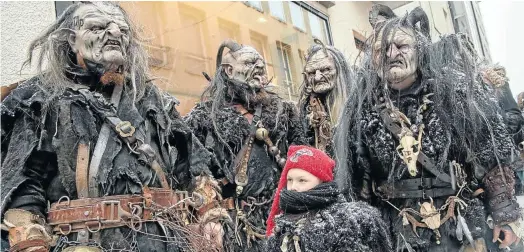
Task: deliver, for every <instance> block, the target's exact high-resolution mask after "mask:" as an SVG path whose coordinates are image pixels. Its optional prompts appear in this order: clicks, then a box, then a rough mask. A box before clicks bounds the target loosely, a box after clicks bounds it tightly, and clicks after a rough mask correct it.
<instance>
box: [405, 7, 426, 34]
mask: <svg viewBox="0 0 524 252" xmlns="http://www.w3.org/2000/svg"><path fill="white" fill-rule="evenodd" d="M407 21H408V23H409V24H410V25H411V26H413V27H416V24H417V23H418V22H420V29H421V31H422V34H424V35H425V36H426V37H428V38H429V20H428V16H427V15H426V12H424V10H423V9H422V8H421V7H417V8H415V9H413V10H412V11H411V12H410V13H409V14H408V17H407Z"/></svg>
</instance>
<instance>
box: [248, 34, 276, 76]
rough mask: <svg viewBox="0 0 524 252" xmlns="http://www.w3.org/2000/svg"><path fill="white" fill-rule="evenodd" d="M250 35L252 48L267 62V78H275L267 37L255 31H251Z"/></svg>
mask: <svg viewBox="0 0 524 252" xmlns="http://www.w3.org/2000/svg"><path fill="white" fill-rule="evenodd" d="M249 33H250V37H251V46H253V47H254V48H255V49H256V50H257V52H259V53H260V55H262V57H264V60H265V61H266V70H267V76H268V77H269V78H271V77H273V76H274V72H275V71H274V69H273V64H272V63H271V56H270V55H269V52H268V49H267V37H266V36H264V35H262V34H260V33H258V32H254V31H250V32H249Z"/></svg>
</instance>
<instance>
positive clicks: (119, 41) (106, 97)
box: [1, 2, 211, 251]
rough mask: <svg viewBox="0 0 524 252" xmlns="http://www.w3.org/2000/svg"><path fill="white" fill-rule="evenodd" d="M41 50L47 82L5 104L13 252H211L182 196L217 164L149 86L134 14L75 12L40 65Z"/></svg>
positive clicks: (5, 202) (83, 8)
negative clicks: (195, 232)
mask: <svg viewBox="0 0 524 252" xmlns="http://www.w3.org/2000/svg"><path fill="white" fill-rule="evenodd" d="M37 48H40V58H39V61H38V65H39V69H40V72H39V74H38V75H37V76H36V77H33V78H31V79H29V80H27V81H25V82H23V83H22V84H20V85H19V86H18V87H17V88H16V89H14V90H13V91H12V92H11V94H10V95H9V96H7V97H6V99H5V100H4V101H3V102H2V104H1V116H2V118H1V119H2V131H1V137H2V146H1V147H2V168H1V175H2V186H1V196H2V212H3V213H4V215H3V216H2V220H3V225H2V229H3V230H6V229H7V230H8V231H9V234H8V235H7V234H6V233H2V239H5V238H6V236H8V237H9V243H10V246H11V251H48V249H49V248H50V247H51V246H55V249H56V251H61V250H62V249H65V250H66V251H76V250H81V251H100V250H101V249H104V250H112V249H115V250H126V251H139V250H140V251H152V250H155V251H188V250H193V249H194V250H198V251H201V250H200V249H199V248H193V247H192V246H190V245H189V241H188V238H190V237H189V236H190V235H192V232H190V231H189V230H188V228H187V227H186V226H185V223H186V221H187V218H186V217H188V216H187V215H188V211H187V203H190V202H193V201H186V200H188V198H187V192H185V191H174V189H182V190H184V189H186V188H187V187H188V184H190V183H191V181H192V178H194V177H195V176H196V175H200V174H205V173H206V172H207V173H210V172H209V170H207V171H206V169H207V167H206V166H205V164H206V163H207V162H209V160H210V157H211V155H210V153H209V152H206V150H205V149H204V148H203V147H202V145H201V144H199V143H198V142H196V138H194V136H192V133H191V130H190V129H189V128H188V127H187V126H186V125H185V124H184V123H183V121H182V118H181V117H180V116H179V114H178V112H177V111H176V109H175V107H174V105H176V100H175V99H174V98H173V97H171V96H169V95H166V94H163V93H162V92H161V91H159V90H158V89H157V88H156V87H155V86H154V85H153V84H152V83H151V82H148V80H147V70H148V66H147V55H146V54H145V52H144V50H143V48H142V47H141V46H140V44H139V41H137V34H136V30H135V28H134V26H133V25H132V24H131V23H130V21H129V18H128V16H127V14H126V13H125V12H124V10H123V9H121V8H120V7H119V6H117V5H114V4H113V3H103V2H97V3H86V2H82V3H75V4H73V5H71V6H70V7H69V8H68V9H66V10H65V11H64V13H63V14H62V16H60V17H59V18H58V19H57V21H56V22H55V23H54V24H53V25H52V26H50V28H48V30H47V31H46V32H45V33H44V34H43V35H42V36H41V37H39V38H37V39H36V40H35V41H34V42H33V43H32V44H31V46H30V50H29V53H28V54H29V60H28V62H29V64H30V63H31V62H32V61H33V58H32V53H33V52H34V50H35V49H37ZM45 59H47V60H45ZM44 61H47V62H46V65H47V69H46V70H42V64H43V62H44ZM193 139H194V140H193ZM48 202H50V203H51V205H50V207H49V206H48ZM57 238H58V240H57ZM191 238H195V237H194V236H191ZM194 240H195V241H192V242H198V241H197V239H194ZM195 244H196V243H195Z"/></svg>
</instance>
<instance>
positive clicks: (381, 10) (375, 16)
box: [369, 4, 397, 29]
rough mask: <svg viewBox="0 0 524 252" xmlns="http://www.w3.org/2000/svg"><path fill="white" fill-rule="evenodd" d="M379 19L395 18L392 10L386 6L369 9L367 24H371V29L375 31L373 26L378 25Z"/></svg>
mask: <svg viewBox="0 0 524 252" xmlns="http://www.w3.org/2000/svg"><path fill="white" fill-rule="evenodd" d="M379 17H382V18H384V19H390V18H394V17H397V15H395V13H394V12H393V10H391V8H389V7H388V6H386V5H382V4H375V5H373V7H371V11H370V12H369V24H371V27H373V29H375V26H376V25H377V24H378V23H379V21H380V20H379Z"/></svg>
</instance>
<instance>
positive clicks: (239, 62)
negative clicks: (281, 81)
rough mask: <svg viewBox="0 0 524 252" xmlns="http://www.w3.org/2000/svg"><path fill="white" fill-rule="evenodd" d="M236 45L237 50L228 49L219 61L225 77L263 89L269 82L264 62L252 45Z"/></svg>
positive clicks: (234, 81)
mask: <svg viewBox="0 0 524 252" xmlns="http://www.w3.org/2000/svg"><path fill="white" fill-rule="evenodd" d="M236 45H238V44H236ZM238 46H239V47H238V48H237V50H230V51H229V52H228V53H227V54H226V55H224V57H223V60H222V62H221V63H220V64H221V65H222V67H223V68H224V71H225V73H226V75H227V77H228V78H229V79H231V80H233V83H237V84H241V85H244V84H245V85H247V87H249V88H251V89H254V90H255V91H258V90H260V89H263V88H264V87H266V86H267V84H268V83H269V80H268V78H267V72H266V62H265V61H264V59H263V58H262V56H261V55H260V53H258V52H257V50H255V49H254V48H253V47H251V46H245V45H244V46H240V45H238Z"/></svg>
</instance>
